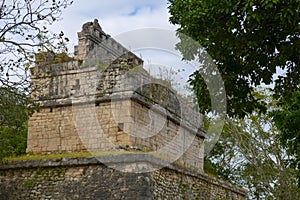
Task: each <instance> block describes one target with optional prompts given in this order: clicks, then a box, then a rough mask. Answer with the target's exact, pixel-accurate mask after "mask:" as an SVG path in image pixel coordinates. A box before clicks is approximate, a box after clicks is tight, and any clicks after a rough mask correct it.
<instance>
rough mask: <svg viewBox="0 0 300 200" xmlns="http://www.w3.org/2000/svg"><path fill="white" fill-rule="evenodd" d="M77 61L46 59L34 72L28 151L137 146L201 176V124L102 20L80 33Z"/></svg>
mask: <svg viewBox="0 0 300 200" xmlns="http://www.w3.org/2000/svg"><path fill="white" fill-rule="evenodd" d="M78 37H79V45H78V46H77V47H76V48H75V49H76V53H75V58H74V59H73V60H71V61H68V62H64V63H53V56H49V58H48V59H47V58H44V60H43V62H40V63H39V64H38V65H37V66H35V67H34V68H33V69H32V88H33V89H32V90H33V92H32V96H33V97H34V99H35V100H36V101H37V102H39V103H40V106H41V108H40V111H39V112H37V113H35V114H34V115H33V116H32V117H31V118H30V120H29V127H28V130H29V131H28V146H27V152H33V153H54V152H76V151H86V150H88V151H99V150H100V151H102V150H110V149H116V148H120V147H126V146H129V147H133V148H135V149H139V150H144V151H151V152H152V151H154V152H157V153H159V154H162V155H164V156H166V157H168V158H170V159H171V160H172V161H175V160H179V161H181V162H182V163H185V164H186V165H190V166H194V167H196V168H198V169H199V170H202V169H203V151H204V150H203V139H204V131H203V124H202V123H203V121H202V116H200V115H199V113H196V112H195V111H194V110H193V109H192V106H190V105H189V104H187V103H186V102H184V101H183V100H182V99H181V98H179V96H178V95H177V94H176V92H175V91H173V89H172V88H170V87H167V86H164V85H163V82H162V81H160V80H157V79H154V78H152V77H151V76H150V75H149V74H148V73H147V72H146V71H145V70H144V69H143V68H142V64H143V61H142V60H141V59H140V58H138V57H137V56H136V55H134V54H133V53H131V52H130V51H128V50H127V49H125V48H124V47H123V46H122V45H121V44H119V43H118V42H116V41H115V40H114V39H112V38H111V37H110V36H109V35H107V34H106V33H104V32H103V31H102V29H101V27H100V26H99V24H98V22H97V20H95V21H94V22H93V23H91V22H89V23H86V24H84V25H83V28H82V31H81V32H79V33H78Z"/></svg>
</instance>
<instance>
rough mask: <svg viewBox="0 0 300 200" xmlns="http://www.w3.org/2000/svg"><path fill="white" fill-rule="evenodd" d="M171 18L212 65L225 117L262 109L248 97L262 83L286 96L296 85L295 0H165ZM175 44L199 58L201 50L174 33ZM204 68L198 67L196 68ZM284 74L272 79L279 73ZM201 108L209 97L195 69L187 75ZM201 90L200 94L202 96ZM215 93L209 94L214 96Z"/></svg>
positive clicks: (299, 51)
mask: <svg viewBox="0 0 300 200" xmlns="http://www.w3.org/2000/svg"><path fill="white" fill-rule="evenodd" d="M169 2H170V5H169V11H170V13H171V17H170V21H171V23H173V24H177V25H179V28H178V32H180V33H183V34H185V35H187V36H189V37H191V38H193V39H194V40H195V41H197V42H199V44H200V45H202V47H203V49H204V50H206V52H207V53H208V54H209V55H210V56H211V57H212V59H213V61H214V63H215V64H216V65H217V67H218V69H219V71H220V73H221V75H222V77H223V80H224V84H225V87H226V96H227V102H228V106H227V107H228V110H227V113H228V114H229V115H230V116H238V117H244V116H245V115H247V113H251V112H252V111H254V110H255V109H258V110H259V111H261V112H264V111H266V105H265V103H264V102H263V101H260V99H259V98H257V97H255V96H254V95H253V91H254V88H255V87H256V86H258V85H261V84H266V85H269V84H274V97H275V98H276V99H278V98H279V97H280V96H285V97H286V98H290V97H291V94H292V92H294V91H295V90H298V89H299V84H300V70H299V62H300V48H299V46H300V40H299V37H300V34H299V30H300V24H299V22H300V14H299V12H300V10H299V8H300V0H287V1H282V0H257V1H254V0H247V1H240V0H226V1H219V0H190V1H185V0H169ZM179 37H181V42H180V43H179V44H178V45H177V48H178V49H179V50H180V51H181V52H182V54H183V56H184V58H185V59H187V60H191V59H194V58H201V52H203V51H201V50H199V49H198V48H195V47H194V46H193V45H190V44H189V43H185V41H186V40H185V38H184V37H183V36H182V35H181V34H179ZM208 67H209V66H203V68H202V69H200V70H201V71H203V72H205V71H208V73H211V72H210V71H209V70H206V68H208ZM280 71H281V72H284V73H285V76H283V75H280V76H278V77H277V78H275V76H274V75H275V74H276V73H278V72H280ZM191 84H192V86H193V88H194V91H195V92H196V94H197V96H198V97H199V98H198V101H199V105H200V107H201V108H200V109H201V110H202V111H209V109H210V96H209V95H207V94H208V91H207V89H206V83H205V81H204V80H203V78H201V76H200V73H199V71H198V72H196V73H195V74H194V75H193V76H192V77H191ZM203 94H205V95H203ZM213 95H214V94H213Z"/></svg>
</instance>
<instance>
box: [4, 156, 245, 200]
mask: <svg viewBox="0 0 300 200" xmlns="http://www.w3.org/2000/svg"><path fill="white" fill-rule="evenodd" d="M101 159H104V158H103V157H98V158H95V157H81V158H62V159H52V160H49V159H45V160H42V161H18V162H12V163H8V164H7V165H4V166H0V197H1V199H28V200H29V199H30V200H35V199H51V200H56V199H57V200H60V199H70V200H71V199H72V200H73V199H132V200H134V199H149V200H150V199H172V200H174V199H175V200H177V199H178V200H181V199H200V200H220V199H231V200H242V199H245V197H246V191H245V190H243V189H241V188H239V187H237V186H234V185H231V184H229V183H226V182H223V181H220V180H217V179H215V178H213V177H210V176H207V175H205V174H203V173H201V172H195V171H193V170H191V169H186V168H182V167H180V166H178V165H174V164H173V165H170V166H168V167H164V168H161V169H159V170H156V171H152V172H147V173H124V172H120V171H118V170H116V169H113V168H109V167H108V166H106V165H104V164H103V163H101V162H100V161H99V160H101ZM149 160H150V161H148V164H159V163H160V162H161V160H160V159H158V158H155V157H153V158H152V159H149ZM124 165H125V166H127V167H128V168H130V166H131V165H130V163H124Z"/></svg>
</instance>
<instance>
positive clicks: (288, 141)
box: [271, 91, 300, 185]
mask: <svg viewBox="0 0 300 200" xmlns="http://www.w3.org/2000/svg"><path fill="white" fill-rule="evenodd" d="M279 104H280V105H281V106H282V109H279V110H278V109H277V110H275V111H273V112H271V117H273V121H274V122H275V124H276V126H277V127H278V129H279V130H280V131H281V133H280V134H279V136H278V137H279V139H280V142H281V144H282V145H283V146H284V147H286V148H287V153H288V155H290V156H292V158H291V162H290V164H291V165H292V167H294V168H296V169H298V177H299V179H298V184H299V185H300V91H297V92H294V93H293V95H292V98H291V99H289V100H286V99H285V98H282V99H281V101H280V103H279Z"/></svg>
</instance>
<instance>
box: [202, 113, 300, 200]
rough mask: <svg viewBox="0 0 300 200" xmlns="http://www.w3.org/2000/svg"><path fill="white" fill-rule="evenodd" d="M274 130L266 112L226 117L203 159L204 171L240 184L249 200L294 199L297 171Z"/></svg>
mask: <svg viewBox="0 0 300 200" xmlns="http://www.w3.org/2000/svg"><path fill="white" fill-rule="evenodd" d="M278 135H279V132H278V130H277V129H276V127H275V126H274V124H273V122H272V121H271V119H270V118H269V117H268V116H266V115H258V114H253V115H251V116H250V117H248V118H246V119H244V120H240V119H229V118H228V119H227V120H226V123H225V126H224V129H223V132H222V134H221V138H220V140H219V141H218V142H217V144H216V146H215V148H214V149H213V150H212V151H211V153H210V155H209V156H207V157H206V158H205V159H206V161H205V166H204V168H205V171H206V172H207V171H208V172H210V173H214V174H215V175H217V176H218V177H219V178H222V179H224V180H227V181H230V182H232V183H234V184H238V185H242V186H243V187H245V188H246V189H247V190H248V198H249V199H298V198H299V197H300V192H299V188H298V187H297V179H296V174H297V171H296V170H295V169H293V168H290V167H289V166H287V165H286V163H287V162H286V161H288V160H289V159H290V157H289V156H288V155H287V154H286V151H285V149H283V148H282V147H281V146H280V142H279V140H278V138H277V136H278Z"/></svg>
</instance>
